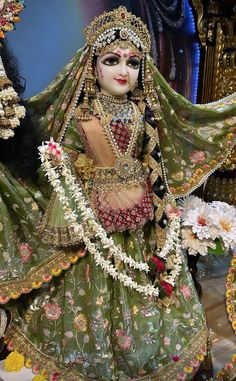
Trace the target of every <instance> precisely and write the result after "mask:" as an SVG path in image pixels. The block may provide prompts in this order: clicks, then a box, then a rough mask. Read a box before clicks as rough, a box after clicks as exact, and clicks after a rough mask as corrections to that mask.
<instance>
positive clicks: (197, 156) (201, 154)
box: [189, 151, 205, 164]
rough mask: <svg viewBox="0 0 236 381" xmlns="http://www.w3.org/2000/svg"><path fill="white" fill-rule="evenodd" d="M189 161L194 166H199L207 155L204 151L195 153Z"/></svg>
mask: <svg viewBox="0 0 236 381" xmlns="http://www.w3.org/2000/svg"><path fill="white" fill-rule="evenodd" d="M189 159H190V161H191V162H192V163H193V164H198V163H201V162H202V161H204V160H205V154H204V152H203V151H193V152H192V153H191V154H190V155H189Z"/></svg>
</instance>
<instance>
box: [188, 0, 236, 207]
mask: <svg viewBox="0 0 236 381" xmlns="http://www.w3.org/2000/svg"><path fill="white" fill-rule="evenodd" d="M192 5H193V8H194V9H195V12H196V21H197V27H198V34H199V40H200V43H201V71H200V76H199V92H198V101H199V103H208V102H212V101H215V100H218V99H220V98H223V97H225V96H226V95H229V94H231V93H232V92H234V91H236V4H235V1H234V0H224V1H222V0H210V1H207V0H192ZM204 196H205V198H206V200H221V201H226V202H228V203H230V204H235V205H236V149H234V150H233V151H232V153H231V155H230V157H228V159H227V160H226V162H225V164H224V165H223V166H222V167H221V168H220V169H219V170H218V171H216V172H215V173H214V174H213V175H212V176H211V177H210V178H209V180H208V181H207V184H206V186H205V189H204Z"/></svg>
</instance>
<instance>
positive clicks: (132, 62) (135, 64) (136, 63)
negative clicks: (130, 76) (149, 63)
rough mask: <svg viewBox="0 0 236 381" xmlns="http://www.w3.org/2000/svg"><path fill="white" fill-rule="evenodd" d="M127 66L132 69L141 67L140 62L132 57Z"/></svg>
mask: <svg viewBox="0 0 236 381" xmlns="http://www.w3.org/2000/svg"><path fill="white" fill-rule="evenodd" d="M127 65H128V66H130V67H131V68H132V69H138V68H139V67H140V60H139V59H138V58H137V57H130V58H129V59H128V61H127Z"/></svg>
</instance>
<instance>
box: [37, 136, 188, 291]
mask: <svg viewBox="0 0 236 381" xmlns="http://www.w3.org/2000/svg"><path fill="white" fill-rule="evenodd" d="M39 152H40V158H41V161H42V168H43V170H44V171H45V172H46V174H47V177H48V179H49V181H50V183H51V185H52V187H53V188H54V190H55V192H56V193H57V195H58V197H59V201H60V202H61V204H62V206H63V210H64V213H65V219H66V220H67V221H68V222H69V224H70V225H69V226H70V228H72V229H73V230H74V232H75V233H76V234H77V235H78V237H79V238H80V239H81V240H83V241H84V243H85V245H86V247H87V249H88V250H89V252H90V253H91V254H92V255H93V256H94V259H95V263H96V264H97V265H99V266H100V267H101V268H102V269H103V270H104V271H105V272H106V273H107V274H109V275H110V276H111V277H112V278H113V279H116V280H119V281H120V282H121V283H122V284H123V285H124V286H126V287H130V288H132V289H135V290H136V291H138V292H140V293H142V294H145V295H146V296H155V297H158V295H159V288H158V286H157V285H155V286H154V285H151V284H148V285H146V286H142V285H140V284H138V283H137V282H135V281H134V280H133V279H132V278H131V277H130V276H128V275H127V274H125V272H120V271H118V270H117V269H116V268H115V266H114V265H113V264H112V262H111V261H110V260H108V259H105V258H104V257H103V256H102V254H101V252H100V251H99V247H98V243H97V242H96V241H95V242H92V241H91V239H92V238H94V236H95V237H97V238H99V239H100V240H101V243H102V245H103V247H104V248H108V249H109V252H110V254H111V255H112V256H113V257H115V258H118V259H119V260H121V261H122V262H123V263H125V264H128V265H129V266H130V267H133V268H135V269H138V270H140V271H145V272H148V271H149V266H148V264H146V263H142V262H136V261H135V260H133V259H132V258H131V257H129V256H127V255H126V254H125V253H124V252H122V250H121V249H120V247H119V246H116V245H115V243H114V241H113V239H112V238H111V237H110V238H108V236H107V233H106V231H105V230H104V229H103V227H102V226H101V225H100V224H99V223H97V222H96V219H95V215H94V213H93V211H92V209H91V208H90V207H89V205H88V202H87V201H86V199H85V198H84V196H83V193H82V190H81V187H80V186H79V184H78V183H77V182H76V179H75V177H74V176H73V175H72V173H71V170H70V169H69V168H68V166H67V165H66V161H67V156H66V155H65V153H64V152H63V149H62V147H61V146H60V145H59V144H58V143H55V142H54V141H53V139H52V138H51V139H50V141H48V142H46V143H45V144H44V143H43V144H42V146H40V147H39ZM60 176H63V177H64V178H65V183H66V185H67V186H68V188H69V191H70V193H71V197H72V198H73V199H74V200H75V202H76V204H77V206H78V210H79V211H80V213H81V216H82V224H78V222H77V220H78V215H77V213H76V212H75V211H72V209H71V208H70V205H69V201H68V198H67V197H66V195H65V190H64V188H63V187H62V186H61V182H60ZM179 230H180V220H179V219H173V220H171V223H170V227H169V233H168V235H167V242H166V245H165V247H164V248H163V250H162V251H161V252H160V253H159V256H160V257H161V258H163V259H167V255H168V254H169V253H170V252H173V251H175V252H176V254H175V259H174V262H173V265H172V267H173V268H172V269H171V270H170V271H169V273H168V274H166V276H165V277H164V278H163V281H166V282H169V283H170V284H171V285H175V279H176V278H177V276H178V275H179V273H180V271H181V263H182V260H181V245H180V242H179Z"/></svg>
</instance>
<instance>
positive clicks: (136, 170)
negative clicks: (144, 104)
mask: <svg viewBox="0 0 236 381" xmlns="http://www.w3.org/2000/svg"><path fill="white" fill-rule="evenodd" d="M94 110H95V113H96V114H97V115H99V117H100V122H101V125H102V127H103V130H104V133H105V136H106V138H107V141H108V143H109V145H110V147H111V149H112V151H113V153H114V155H115V157H116V162H115V167H116V169H117V174H119V177H120V178H121V179H127V178H129V177H130V176H132V175H140V173H141V164H140V163H139V161H138V160H136V159H134V158H133V157H132V153H133V152H134V148H135V146H136V143H137V140H138V136H139V133H140V128H141V126H142V125H143V122H142V115H141V112H140V111H139V109H138V107H137V106H136V105H135V104H134V103H133V102H131V101H129V100H128V99H127V97H125V98H116V97H113V96H107V95H104V94H102V93H99V94H98V97H97V98H96V99H95V100H94ZM105 110H106V111H105ZM112 121H121V122H123V123H124V124H126V125H127V127H128V128H129V129H130V139H129V143H128V145H127V148H126V150H125V152H122V151H121V149H120V148H119V146H118V144H117V141H116V139H115V137H114V135H113V132H112V130H111V122H112Z"/></svg>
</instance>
